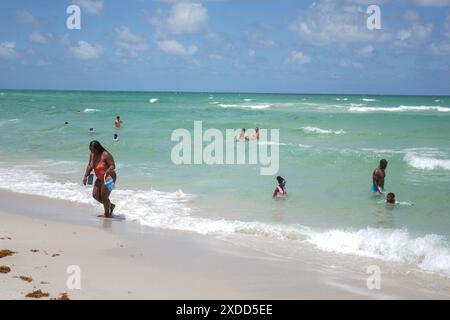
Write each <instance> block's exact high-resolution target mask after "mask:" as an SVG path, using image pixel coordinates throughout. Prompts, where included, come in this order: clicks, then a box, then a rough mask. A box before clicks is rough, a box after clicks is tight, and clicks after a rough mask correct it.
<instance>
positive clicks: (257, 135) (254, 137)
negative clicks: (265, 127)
mask: <svg viewBox="0 0 450 320" xmlns="http://www.w3.org/2000/svg"><path fill="white" fill-rule="evenodd" d="M253 139H254V140H256V141H259V128H258V127H256V128H255V134H254V135H253Z"/></svg>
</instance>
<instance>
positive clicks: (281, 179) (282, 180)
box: [277, 176, 285, 184]
mask: <svg viewBox="0 0 450 320" xmlns="http://www.w3.org/2000/svg"><path fill="white" fill-rule="evenodd" d="M277 181H278V183H280V184H284V183H285V180H284V178H283V177H280V176H278V177H277Z"/></svg>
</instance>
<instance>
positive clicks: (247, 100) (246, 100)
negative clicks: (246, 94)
mask: <svg viewBox="0 0 450 320" xmlns="http://www.w3.org/2000/svg"><path fill="white" fill-rule="evenodd" d="M244 101H245V102H250V101H253V99H244Z"/></svg>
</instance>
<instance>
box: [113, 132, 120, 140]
mask: <svg viewBox="0 0 450 320" xmlns="http://www.w3.org/2000/svg"><path fill="white" fill-rule="evenodd" d="M113 140H114V141H115V142H118V141H119V135H118V134H117V133H114V136H113Z"/></svg>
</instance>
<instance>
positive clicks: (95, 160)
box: [83, 141, 117, 218]
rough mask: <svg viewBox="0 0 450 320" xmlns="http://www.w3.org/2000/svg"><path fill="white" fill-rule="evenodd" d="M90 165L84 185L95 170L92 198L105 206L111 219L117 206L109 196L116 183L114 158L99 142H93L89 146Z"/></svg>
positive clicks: (107, 215)
mask: <svg viewBox="0 0 450 320" xmlns="http://www.w3.org/2000/svg"><path fill="white" fill-rule="evenodd" d="M89 150H90V152H91V153H90V155H89V163H88V165H87V167H86V171H85V173H84V178H83V184H84V185H86V182H87V178H88V176H89V174H90V173H91V171H92V170H94V172H95V175H96V176H97V180H96V181H95V184H94V189H93V190H92V197H93V198H94V199H95V200H97V201H98V202H100V203H102V204H103V208H104V209H105V217H106V218H111V217H112V214H113V211H114V208H115V207H116V205H115V204H113V203H111V201H110V200H109V195H110V194H111V191H112V189H113V186H114V183H115V182H116V179H117V175H116V171H115V169H116V164H115V162H114V158H113V156H112V155H111V154H110V153H109V152H108V151H107V150H106V149H105V148H103V146H102V145H101V144H100V142H98V141H91V143H90V144H89Z"/></svg>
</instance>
